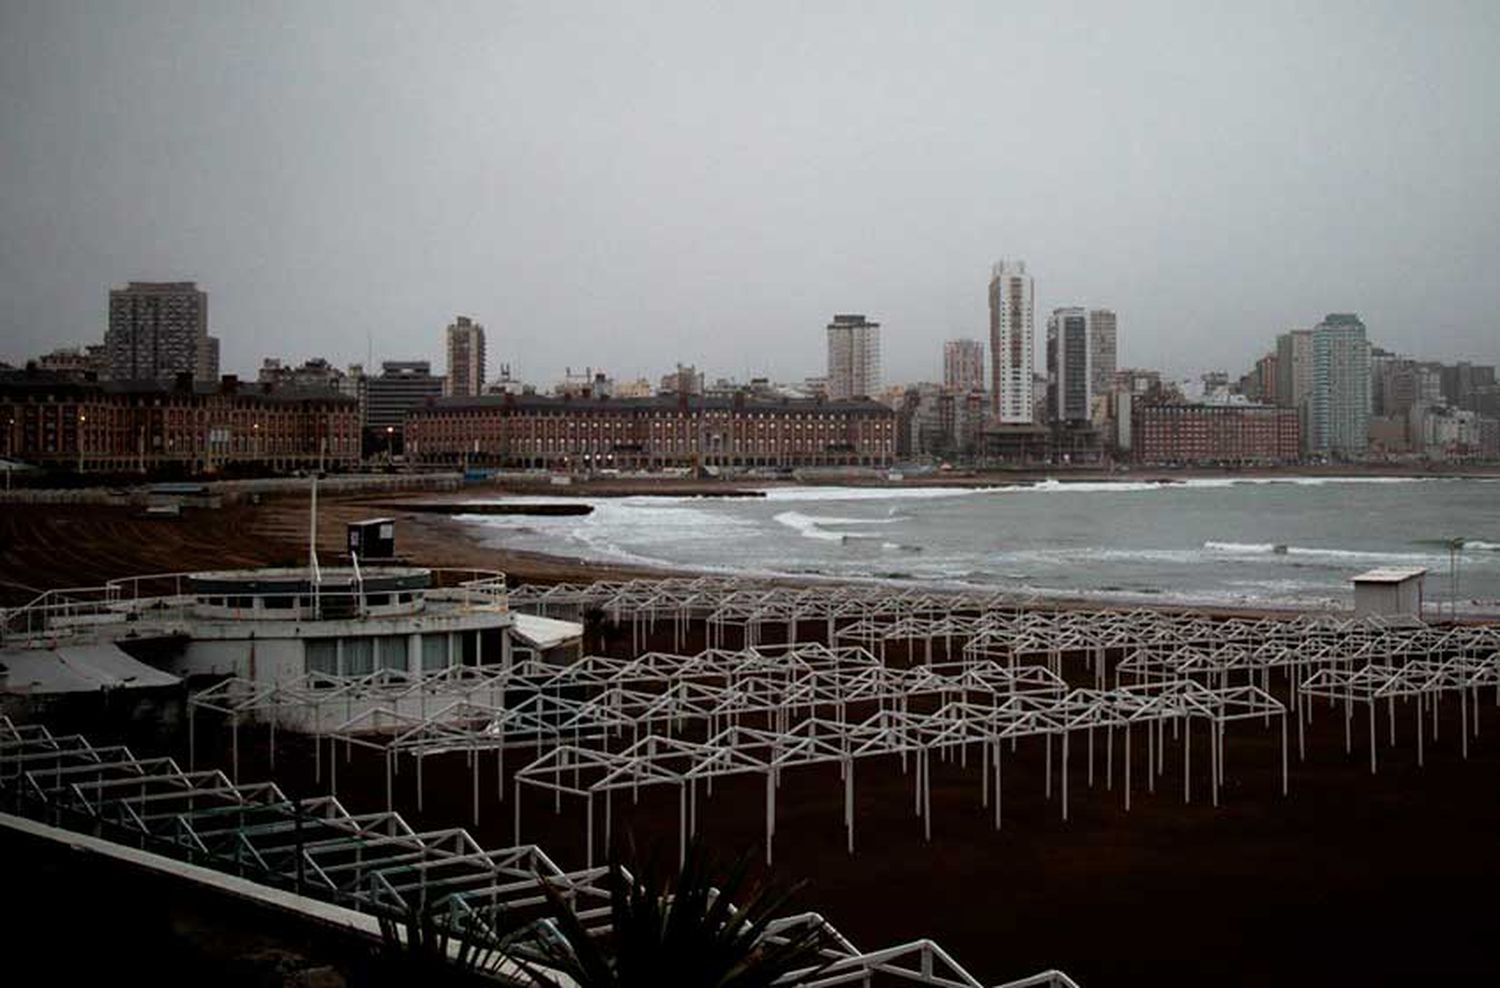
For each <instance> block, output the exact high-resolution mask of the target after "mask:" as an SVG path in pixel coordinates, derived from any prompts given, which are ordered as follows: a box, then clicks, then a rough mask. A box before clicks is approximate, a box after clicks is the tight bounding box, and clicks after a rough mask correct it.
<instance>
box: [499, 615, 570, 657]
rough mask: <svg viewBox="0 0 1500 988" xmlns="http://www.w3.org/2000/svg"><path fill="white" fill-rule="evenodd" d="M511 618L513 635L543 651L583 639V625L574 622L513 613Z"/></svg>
mask: <svg viewBox="0 0 1500 988" xmlns="http://www.w3.org/2000/svg"><path fill="white" fill-rule="evenodd" d="M513 617H514V618H515V624H514V625H513V626H512V628H513V630H514V632H515V634H516V635H518V636H519V637H521V638H523V639H525V640H526V641H527V642H528V643H529V644H531V645H532V646H533V647H535V648H540V649H542V650H543V651H545V650H547V649H550V648H556V647H557V646H559V645H566V644H568V643H569V642H572V641H578V640H580V639H582V638H583V625H581V624H578V623H577V622H574V621H559V620H558V619H557V618H548V617H542V616H540V615H537V614H522V613H520V612H515V613H514V614H513Z"/></svg>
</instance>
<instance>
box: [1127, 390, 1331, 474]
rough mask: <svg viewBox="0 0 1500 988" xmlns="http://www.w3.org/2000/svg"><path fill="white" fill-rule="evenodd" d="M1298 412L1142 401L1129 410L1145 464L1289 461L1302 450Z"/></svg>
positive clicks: (1139, 454) (1136, 447) (1266, 407)
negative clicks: (1154, 403) (1159, 403)
mask: <svg viewBox="0 0 1500 988" xmlns="http://www.w3.org/2000/svg"><path fill="white" fill-rule="evenodd" d="M1300 441H1301V430H1300V427H1299V425H1298V421H1297V411H1296V409H1293V408H1276V407H1272V406H1269V405H1186V404H1169V405H1142V404H1138V405H1136V406H1135V409H1134V410H1133V412H1132V415H1131V443H1132V446H1133V452H1134V456H1135V459H1136V460H1138V461H1139V462H1141V463H1285V462H1291V461H1294V460H1296V459H1297V458H1298V456H1299V455H1300Z"/></svg>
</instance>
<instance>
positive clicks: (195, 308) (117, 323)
mask: <svg viewBox="0 0 1500 988" xmlns="http://www.w3.org/2000/svg"><path fill="white" fill-rule="evenodd" d="M104 348H105V353H106V355H107V357H108V361H109V376H110V378H111V379H113V380H115V381H156V382H157V383H159V384H163V385H169V384H173V383H175V382H176V380H177V375H179V374H184V373H186V374H191V375H192V376H193V380H195V381H217V380H218V379H219V341H218V340H217V339H215V338H214V337H212V336H209V335H208V293H207V292H205V291H203V290H201V289H200V288H199V287H198V286H197V284H196V283H194V282H191V281H132V282H130V283H129V284H128V285H127V286H126V287H124V288H115V289H112V290H111V291H110V293H109V329H108V330H106V331H105V335H104Z"/></svg>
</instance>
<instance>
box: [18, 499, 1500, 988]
mask: <svg viewBox="0 0 1500 988" xmlns="http://www.w3.org/2000/svg"><path fill="white" fill-rule="evenodd" d="M366 513H370V512H369V508H368V506H367V505H361V504H341V505H339V506H338V507H337V508H336V509H333V510H332V511H331V513H330V516H329V522H328V523H327V524H326V527H325V531H324V536H325V537H324V539H323V542H324V544H325V546H327V549H326V550H325V551H329V552H336V551H337V549H338V544H339V541H340V540H341V539H342V526H341V525H339V524H337V522H338V521H339V520H341V519H342V518H343V517H345V516H347V517H356V516H358V515H360V514H366ZM305 517H306V515H305V508H302V507H300V506H299V505H297V504H295V503H286V504H282V505H278V506H274V507H273V509H272V510H269V511H267V510H261V511H259V512H257V511H255V510H252V509H250V508H244V509H225V510H224V511H222V512H214V513H212V514H211V515H207V516H205V520H203V521H201V522H198V521H190V522H187V523H172V522H151V521H144V520H135V519H131V518H128V517H126V516H124V515H123V514H120V515H112V514H110V513H108V512H107V511H106V510H101V509H59V508H46V509H34V508H23V509H16V508H15V507H14V506H7V508H6V510H4V511H0V540H3V541H0V578H3V579H4V580H6V581H8V582H9V583H10V584H11V585H12V587H13V588H14V587H16V586H22V587H24V588H26V589H28V590H29V589H32V588H37V587H46V586H58V585H68V584H72V585H77V584H78V583H86V582H91V581H93V580H97V579H99V578H102V577H105V576H114V575H126V574H130V573H139V572H142V571H151V570H157V571H160V570H170V569H185V568H191V567H195V566H208V565H214V566H219V565H230V564H236V565H239V564H252V563H261V562H275V561H284V560H285V559H287V558H289V557H290V558H296V556H297V555H298V553H299V551H300V548H299V547H300V546H301V545H305V534H301V533H303V532H305V528H304V527H302V526H303V525H305ZM446 526H451V522H446V521H445V520H443V519H433V520H432V524H431V525H430V526H424V525H423V524H421V523H417V524H414V525H411V526H408V527H405V528H403V530H402V534H401V536H400V538H402V539H404V540H406V551H409V552H410V553H411V555H412V556H413V557H414V558H417V559H418V560H419V561H429V562H447V563H449V564H453V565H499V566H501V568H507V569H510V570H511V571H512V572H527V573H528V574H529V575H534V576H535V577H536V578H538V579H549V578H550V579H559V578H569V579H577V578H587V577H588V576H590V575H597V574H598V573H600V572H611V571H600V570H597V569H595V568H592V567H579V566H574V565H572V564H570V563H568V562H567V561H561V562H559V561H555V560H542V561H537V560H527V559H525V558H519V557H516V556H514V555H509V556H507V555H503V554H496V553H489V552H488V551H486V550H478V549H475V548H473V547H472V546H465V544H464V543H463V540H461V539H455V538H454V537H453V534H452V533H453V529H452V528H451V527H446ZM413 547H415V548H413ZM438 550H441V551H442V552H443V553H444V555H443V557H442V558H441V559H433V558H431V557H430V554H432V553H435V552H437V551H438ZM424 555H426V556H427V558H424ZM481 559H488V560H489V562H487V563H486V562H481ZM529 563H535V565H536V568H535V570H534V571H532V570H528V569H527V566H528V564H529ZM13 592H15V591H14V590H13ZM614 641H615V642H618V636H615V639H614ZM654 644H659V643H654ZM668 644H670V643H668ZM689 647H692V646H691V645H690V646H689ZM1398 715H1399V722H1398V729H1399V732H1400V733H1399V736H1398V739H1397V745H1396V746H1395V747H1394V748H1388V747H1384V733H1383V722H1382V736H1381V743H1382V748H1381V751H1380V757H1381V765H1380V773H1379V775H1377V776H1374V777H1372V776H1371V775H1370V773H1369V768H1368V761H1367V758H1368V755H1367V752H1366V750H1365V749H1364V747H1363V745H1364V740H1363V735H1362V732H1361V731H1360V726H1361V723H1362V721H1361V720H1358V719H1357V720H1356V721H1355V731H1354V738H1355V747H1354V751H1353V753H1352V754H1349V755H1346V754H1345V752H1344V742H1343V724H1342V717H1341V714H1340V713H1339V712H1338V711H1330V710H1328V709H1327V708H1325V707H1319V708H1318V710H1317V717H1316V720H1315V722H1314V724H1313V725H1312V726H1311V728H1310V729H1309V732H1308V755H1307V759H1306V761H1305V762H1299V761H1298V760H1297V759H1296V754H1295V740H1294V742H1293V755H1292V777H1291V793H1290V795H1289V796H1288V797H1283V796H1282V795H1281V793H1280V752H1279V738H1280V735H1279V732H1277V731H1276V730H1275V728H1274V727H1273V728H1272V729H1271V730H1267V729H1265V728H1263V727H1262V725H1261V724H1260V723H1259V722H1258V721H1252V722H1247V723H1241V724H1238V725H1235V726H1233V727H1232V728H1231V730H1230V734H1229V740H1228V755H1227V760H1228V783H1227V788H1226V791H1225V793H1224V798H1223V801H1222V802H1223V805H1222V806H1220V807H1219V808H1214V807H1212V806H1211V805H1209V803H1208V801H1207V798H1206V797H1207V781H1208V765H1207V760H1206V758H1205V757H1204V755H1205V754H1206V746H1205V745H1204V744H1203V738H1202V729H1201V728H1200V730H1199V736H1198V737H1197V738H1195V744H1194V750H1193V776H1194V778H1193V789H1194V799H1193V802H1192V803H1190V804H1187V805H1184V804H1183V802H1182V789H1181V784H1182V763H1181V755H1182V749H1181V746H1180V745H1172V746H1170V747H1169V748H1168V751H1167V753H1166V765H1165V776H1164V777H1163V779H1162V780H1159V784H1158V787H1157V791H1156V793H1155V794H1147V793H1146V792H1145V791H1144V787H1143V782H1144V776H1143V768H1144V761H1145V753H1144V750H1143V747H1144V746H1143V745H1140V744H1139V743H1137V745H1136V746H1135V758H1136V763H1135V765H1136V767H1135V770H1134V776H1135V801H1134V805H1133V808H1132V810H1131V811H1130V812H1129V813H1126V812H1125V811H1124V809H1123V805H1122V797H1121V793H1120V791H1119V786H1120V784H1121V778H1120V775H1121V773H1120V764H1119V762H1118V761H1117V763H1116V778H1115V785H1116V789H1115V790H1114V791H1112V792H1110V791H1105V790H1104V789H1103V787H1102V774H1103V765H1102V744H1101V746H1100V751H1099V754H1098V757H1099V759H1100V760H1099V762H1097V763H1096V770H1097V772H1098V774H1099V776H1100V778H1099V779H1096V785H1095V787H1094V788H1093V789H1089V788H1088V786H1087V785H1086V782H1085V771H1086V763H1085V760H1084V756H1085V749H1084V745H1083V743H1082V741H1081V739H1079V743H1077V744H1075V745H1074V747H1073V758H1072V763H1071V767H1072V776H1071V785H1072V788H1071V798H1072V803H1071V811H1072V819H1071V820H1070V821H1068V822H1066V823H1064V822H1062V821H1061V820H1060V819H1059V806H1058V801H1057V796H1056V794H1055V793H1054V797H1053V799H1052V800H1051V801H1050V802H1049V801H1048V800H1046V799H1045V798H1044V796H1043V767H1042V766H1043V747H1042V744H1041V742H1039V741H1030V742H1026V743H1023V744H1022V745H1021V746H1020V749H1019V750H1018V751H1017V752H1015V753H1014V754H1012V753H1009V752H1007V754H1006V757H1005V768H1004V773H1005V775H1004V800H1005V801H1004V808H1005V817H1004V829H1003V830H1002V831H1001V832H1000V833H998V834H997V833H995V832H994V830H993V829H992V826H991V822H990V814H989V811H988V810H986V809H985V808H983V807H982V806H981V805H980V797H979V793H980V779H979V769H978V764H977V757H976V756H975V755H973V754H971V758H970V762H969V766H968V768H967V769H964V768H962V767H960V766H959V765H958V764H957V763H956V762H953V763H947V764H944V763H940V762H934V766H935V768H934V786H933V792H932V809H933V826H932V830H933V833H932V840H931V842H930V843H928V842H925V841H924V840H923V836H922V825H921V821H920V820H918V819H917V817H916V816H914V814H913V802H912V797H913V788H912V787H913V781H914V780H913V777H912V776H911V775H907V774H903V773H902V770H901V765H900V762H899V760H898V759H895V758H888V759H883V760H879V761H862V762H859V763H858V765H857V768H856V786H855V793H856V800H857V814H856V817H857V819H856V827H857V833H856V853H855V854H854V856H853V857H850V856H849V855H848V854H847V853H846V851H845V843H844V842H845V834H844V830H843V826H842V813H843V806H842V786H841V784H840V780H839V778H838V774H837V768H836V767H832V766H821V767H813V768H801V769H789V770H788V771H787V772H786V773H785V774H784V777H783V785H782V788H781V790H780V792H779V795H778V799H777V837H776V844H775V866H774V869H773V874H774V876H775V877H776V878H777V879H778V880H782V881H797V880H803V879H805V880H807V882H808V885H807V886H806V888H805V889H804V890H803V892H802V893H801V895H800V898H801V901H802V902H803V904H805V905H806V906H807V907H808V908H814V909H817V910H818V911H820V912H823V913H824V914H825V915H827V916H828V917H829V918H830V919H831V920H832V921H833V922H834V923H835V924H836V925H837V926H838V927H839V928H840V929H841V930H843V931H844V932H845V934H846V935H848V936H849V937H851V938H852V939H853V940H854V941H855V943H857V944H859V945H861V946H862V947H865V948H874V947H878V946H884V945H890V944H895V943H900V942H905V941H908V940H912V939H915V938H919V937H932V938H933V939H935V940H937V941H938V942H939V943H940V944H942V946H943V947H945V948H946V949H947V950H949V951H950V952H951V953H952V954H953V955H954V956H955V957H956V958H957V959H958V960H959V961H960V962H961V963H962V964H964V965H965V966H966V967H967V968H968V969H969V970H970V971H971V972H973V973H974V974H975V975H976V976H977V977H978V978H979V979H980V980H981V981H984V982H986V983H994V982H997V981H1001V980H1007V979H1010V978H1015V977H1020V976H1023V975H1025V974H1029V973H1031V972H1033V971H1036V970H1039V969H1042V968H1047V967H1058V968H1061V969H1063V970H1065V971H1067V972H1068V973H1070V974H1071V975H1073V976H1074V977H1075V978H1077V979H1078V980H1079V981H1080V982H1082V983H1083V984H1084V985H1085V986H1087V988H1098V986H1103V985H1120V984H1135V983H1152V984H1180V985H1188V984H1193V985H1201V984H1205V983H1210V984H1216V985H1228V984H1246V985H1268V984H1303V983H1314V982H1322V983H1325V984H1361V985H1375V984H1412V983H1430V982H1435V981H1443V980H1454V981H1461V982H1462V983H1464V984H1494V983H1500V940H1497V939H1496V934H1495V929H1496V921H1497V920H1500V909H1497V905H1496V900H1495V898H1494V891H1493V890H1494V888H1495V887H1496V885H1497V882H1500V786H1497V785H1496V778H1497V776H1500V715H1497V710H1496V707H1495V704H1494V697H1493V695H1487V696H1486V697H1485V698H1484V701H1483V703H1482V704H1481V723H1480V727H1481V731H1480V735H1479V737H1478V738H1477V740H1476V741H1475V742H1474V743H1473V744H1472V745H1471V751H1470V757H1469V759H1468V760H1467V761H1465V760H1463V759H1461V758H1460V755H1459V751H1458V731H1457V725H1458V714H1457V707H1456V704H1454V703H1453V702H1450V703H1449V704H1448V705H1447V707H1446V708H1445V709H1444V711H1443V713H1442V720H1441V727H1442V734H1441V737H1440V739H1439V740H1437V741H1429V743H1428V745H1427V751H1426V761H1427V764H1426V767H1425V768H1418V767H1417V766H1416V764H1415V741H1414V737H1413V730H1414V724H1413V719H1412V715H1411V713H1410V711H1409V710H1403V711H1399V712H1398ZM1293 738H1294V739H1295V731H1293ZM1139 740H1140V739H1137V741H1139ZM226 742H227V738H226V737H224V736H223V735H219V734H217V733H216V732H215V731H214V730H213V729H212V727H211V726H208V727H204V728H203V729H202V735H201V737H200V748H199V751H200V754H201V755H202V758H201V760H200V764H201V762H203V761H209V760H212V759H213V758H214V757H215V752H214V747H215V745H216V744H218V745H223V744H224V743H226ZM180 747H185V745H180ZM278 747H279V749H280V751H279V758H278V762H277V771H276V773H275V775H276V777H277V779H278V780H279V781H281V782H282V783H283V784H284V785H285V786H286V787H287V788H288V789H289V790H290V791H293V792H313V791H321V787H315V786H314V784H313V782H312V758H311V757H310V754H309V752H308V750H307V748H306V746H305V744H299V743H298V742H297V741H296V740H295V739H292V738H289V737H288V736H287V735H285V734H284V733H282V734H280V735H279V736H278ZM223 750H224V749H223V748H222V747H221V748H220V754H221V755H222V753H223ZM522 754H523V753H514V754H513V755H511V756H508V757H507V767H508V768H511V769H514V768H516V767H518V766H519V765H521V764H522V763H523V761H524V759H523V757H522ZM1054 756H1055V757H1056V752H1054ZM1119 756H1120V752H1119V751H1118V750H1117V752H1116V757H1117V759H1118V758H1119ZM1057 767H1058V766H1057V764H1056V762H1054V769H1056V768H1057ZM241 771H242V778H244V779H246V780H251V779H255V778H263V777H265V776H266V775H268V774H270V773H269V766H268V765H267V764H266V759H265V751H264V745H263V743H262V744H256V743H255V739H254V738H253V737H251V736H250V735H248V734H246V735H245V736H243V737H242V766H241ZM426 779H427V786H428V790H427V799H426V804H425V812H422V813H418V812H416V808H415V794H414V784H415V773H414V771H412V769H411V766H410V765H409V764H408V765H404V766H403V770H402V774H401V775H400V777H399V778H398V780H397V808H398V809H399V810H400V811H401V812H402V813H404V814H407V815H408V816H409V818H410V819H411V820H412V822H413V823H414V824H416V825H420V826H423V827H431V828H436V827H449V826H455V825H460V824H462V825H469V824H470V822H471V815H470V814H471V808H470V802H469V800H470V776H469V773H468V770H467V769H466V768H465V766H464V759H463V756H462V755H444V756H437V757H434V758H431V759H430V760H429V762H428V764H427V770H426ZM480 783H481V818H480V823H479V825H478V827H477V828H475V829H476V830H477V833H478V835H479V838H480V840H481V841H482V842H483V843H484V844H486V845H488V846H503V845H506V844H509V843H511V842H513V840H514V834H513V832H512V826H511V819H512V815H511V814H512V809H513V803H512V802H511V800H512V799H513V796H512V794H511V792H510V791H509V790H510V786H509V783H508V782H507V785H506V787H505V789H506V790H507V791H506V793H505V802H504V803H503V804H502V803H499V802H497V795H498V792H497V787H496V782H495V771H494V761H493V759H492V758H486V759H485V760H484V761H483V763H482V768H481V772H480ZM383 791H384V781H383V772H382V768H381V764H380V761H379V759H378V758H377V757H374V756H372V755H369V754H364V755H361V754H359V753H356V754H355V755H354V757H353V760H352V761H351V762H349V763H348V764H347V765H341V766H340V769H339V795H340V797H341V798H342V799H344V800H345V801H346V804H347V805H348V806H349V807H350V808H351V809H353V810H371V809H380V808H383V798H382V797H383ZM615 810H616V817H615V832H616V834H617V835H619V834H622V833H625V832H629V833H631V834H633V836H634V839H635V841H636V843H637V845H638V846H640V847H643V848H652V847H654V848H659V849H660V852H661V854H662V855H664V856H666V857H667V858H670V857H672V856H673V855H675V853H676V846H677V840H678V832H677V818H678V801H677V793H676V792H675V791H671V790H669V789H664V788H663V789H657V790H653V791H648V790H643V791H642V794H641V801H640V803H639V805H636V806H631V805H630V803H629V799H628V797H623V798H621V799H618V800H616V805H615ZM698 810H699V823H700V830H701V832H702V834H703V837H704V840H705V841H707V842H708V843H709V844H710V845H711V846H712V847H713V848H714V849H716V850H717V851H719V852H721V853H722V854H724V855H725V856H726V857H728V856H733V855H735V854H737V853H740V852H742V851H747V850H748V851H750V852H751V853H753V854H756V855H758V854H759V853H760V842H761V840H762V828H763V826H764V824H763V821H764V783H763V780H762V779H760V778H758V777H747V778H740V779H732V780H722V781H721V782H719V783H718V784H716V786H715V791H714V795H713V797H712V798H711V799H706V798H704V797H703V794H702V793H701V792H700V799H699V807H698ZM600 815H601V816H602V814H600ZM583 821H584V814H583V807H582V805H581V804H580V803H579V802H578V801H577V800H576V799H575V800H574V801H573V802H572V803H571V805H570V804H569V803H568V802H567V801H565V802H564V809H563V812H562V813H561V814H556V813H554V812H553V809H552V800H551V798H550V796H544V795H541V794H539V793H536V792H529V793H526V794H525V795H524V796H523V813H522V837H523V839H525V840H527V841H535V842H538V843H540V844H542V845H543V846H544V848H546V850H547V851H548V853H549V854H551V855H552V856H553V857H554V858H555V860H557V861H558V862H559V864H561V865H563V866H565V867H576V866H580V865H582V864H583V861H584V856H583V829H584V823H583ZM601 843H602V842H601ZM601 857H602V852H601Z"/></svg>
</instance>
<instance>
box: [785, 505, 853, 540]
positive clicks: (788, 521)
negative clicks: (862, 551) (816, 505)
mask: <svg viewBox="0 0 1500 988" xmlns="http://www.w3.org/2000/svg"><path fill="white" fill-rule="evenodd" d="M772 520H773V521H775V522H776V523H777V524H778V525H785V526H786V527H787V528H790V529H791V530H792V531H794V532H796V533H797V534H798V535H800V536H802V537H803V538H804V539H817V540H819V541H820V542H842V541H844V536H843V535H842V534H841V533H839V532H830V531H829V530H828V529H826V528H823V527H822V526H821V525H820V524H819V521H818V519H817V518H814V517H813V516H812V515H804V514H803V513H802V512H800V511H783V512H782V513H781V514H779V515H777V516H776V517H775V518H773V519H772Z"/></svg>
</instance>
